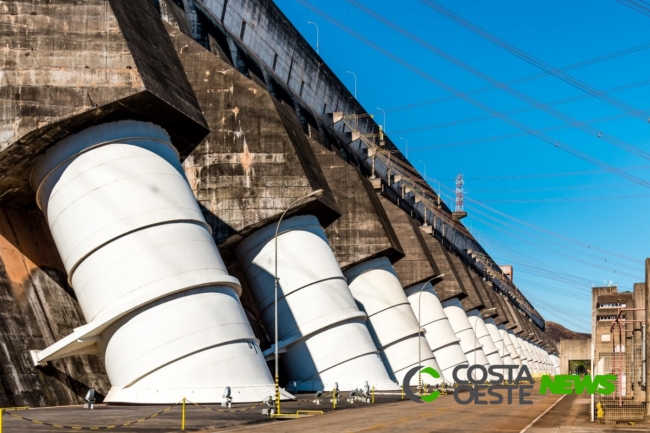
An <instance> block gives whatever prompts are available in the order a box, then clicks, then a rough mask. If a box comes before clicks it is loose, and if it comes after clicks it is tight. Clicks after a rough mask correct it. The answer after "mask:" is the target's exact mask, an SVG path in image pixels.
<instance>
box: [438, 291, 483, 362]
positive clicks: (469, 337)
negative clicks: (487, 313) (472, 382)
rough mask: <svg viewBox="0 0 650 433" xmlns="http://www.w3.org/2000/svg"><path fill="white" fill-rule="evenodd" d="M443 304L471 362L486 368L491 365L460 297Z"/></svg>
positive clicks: (461, 345)
mask: <svg viewBox="0 0 650 433" xmlns="http://www.w3.org/2000/svg"><path fill="white" fill-rule="evenodd" d="M442 306H443V309H444V310H445V314H447V317H448V318H449V323H450V324H451V327H452V329H453V330H454V333H455V334H456V336H457V337H458V338H459V339H460V347H462V348H463V352H465V356H466V357H467V361H468V362H469V364H470V365H477V364H480V365H482V366H484V367H486V368H487V367H489V366H490V363H489V361H488V359H487V357H486V356H485V352H483V348H482V345H481V343H480V342H479V341H478V339H477V338H476V333H475V332H474V328H473V327H472V325H471V323H470V322H469V320H468V318H467V315H466V314H465V311H464V310H463V307H462V305H461V303H460V301H459V300H458V298H452V299H448V300H446V301H444V302H443V303H442Z"/></svg>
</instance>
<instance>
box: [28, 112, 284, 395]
mask: <svg viewBox="0 0 650 433" xmlns="http://www.w3.org/2000/svg"><path fill="white" fill-rule="evenodd" d="M31 180H32V185H33V187H34V188H35V190H36V198H37V203H38V205H39V206H40V208H41V209H42V210H43V212H44V213H45V216H46V218H47V222H48V225H49V227H50V230H51V231H52V237H53V238H54V242H55V244H56V247H57V249H58V251H59V254H60V255H61V258H62V259H63V263H64V265H65V268H66V271H67V272H68V278H69V282H70V285H71V286H72V287H73V288H74V290H75V293H76V295H77V299H78V301H79V305H80V306H81V309H82V311H83V313H84V316H85V317H86V320H87V321H88V322H89V325H90V324H93V323H101V324H102V325H101V329H103V330H102V331H101V336H100V337H99V336H98V337H93V338H95V339H96V340H98V342H97V345H98V346H99V349H100V353H101V355H103V356H104V359H105V365H106V371H107V373H108V378H109V380H110V382H111V385H112V388H111V390H110V391H109V393H108V395H107V396H106V398H105V400H104V401H107V402H122V403H176V402H177V401H179V400H180V399H182V398H183V397H187V398H191V399H192V400H193V401H196V402H206V403H209V402H220V401H221V400H222V395H223V391H224V388H225V387H227V386H229V387H230V388H231V390H232V396H233V400H234V401H239V402H245V401H259V400H260V399H263V398H265V397H266V396H268V395H272V394H273V380H272V377H271V375H270V373H269V371H268V368H267V366H266V363H265V361H264V358H263V357H262V355H261V350H260V348H259V345H258V342H257V340H256V339H255V336H254V334H253V331H252V329H251V327H250V325H249V323H248V320H247V318H246V315H245V313H244V310H243V308H242V306H241V304H240V302H239V298H238V295H239V293H240V290H241V289H240V287H239V282H238V281H237V280H236V279H235V278H233V277H230V276H229V275H228V272H227V271H226V268H225V266H224V263H223V261H222V259H221V256H220V255H219V251H218V250H217V248H216V246H215V244H214V241H213V239H212V236H211V234H210V231H209V227H208V225H207V224H206V222H205V220H204V218H203V215H202V214H201V210H200V209H199V206H198V204H197V202H196V200H195V198H194V196H193V194H192V191H191V189H190V186H189V184H188V183H187V180H186V179H185V176H184V174H183V169H182V168H181V165H180V162H179V158H178V153H177V152H176V149H175V148H174V146H173V145H172V143H171V141H170V138H169V136H168V135H167V133H166V132H165V131H164V130H163V129H162V128H160V127H158V126H156V125H152V124H148V123H144V122H136V121H121V122H115V123H108V124H103V125H99V126H95V127H92V128H89V129H86V130H84V131H83V132H80V133H78V134H75V135H72V136H69V137H68V138H66V139H64V140H62V141H61V142H59V143H57V144H56V145H55V146H53V147H52V148H50V149H49V150H48V151H47V152H46V153H45V155H44V156H43V157H42V159H41V160H40V161H39V162H38V163H37V165H36V166H35V168H34V170H33V172H32V176H31Z"/></svg>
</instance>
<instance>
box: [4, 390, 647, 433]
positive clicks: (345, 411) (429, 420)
mask: <svg viewBox="0 0 650 433" xmlns="http://www.w3.org/2000/svg"><path fill="white" fill-rule="evenodd" d="M536 392H537V387H536V388H535V390H534V391H533V392H532V395H531V397H530V399H531V400H532V401H533V404H532V405H519V404H517V400H516V394H515V400H514V404H512V405H507V404H505V403H504V404H501V405H474V404H471V405H459V404H457V403H456V402H455V401H454V398H453V396H452V395H449V396H441V397H440V398H438V399H437V400H435V401H434V402H432V403H423V404H416V403H413V402H411V401H408V400H406V401H401V398H400V396H377V398H376V402H377V404H375V405H369V404H365V403H354V404H349V403H347V402H344V401H343V400H342V401H341V402H340V404H339V406H338V408H337V410H336V411H332V409H331V403H329V400H328V399H326V404H323V405H321V406H316V405H314V404H313V403H312V402H311V401H310V400H305V401H300V402H292V403H288V404H284V405H283V409H284V411H285V412H290V411H291V412H295V411H296V410H299V409H323V410H325V412H326V413H325V415H320V416H314V417H309V418H301V419H298V420H290V421H277V420H276V421H271V420H269V418H268V417H266V416H263V415H261V409H262V406H257V407H255V408H252V409H249V410H247V411H244V412H229V413H224V412H213V411H209V410H205V409H203V408H200V407H195V406H188V407H187V412H186V414H187V422H186V429H187V430H188V431H203V432H219V433H225V432H242V433H243V432H250V433H256V432H265V433H266V432H269V433H274V432H282V433H285V432H286V433H291V432H303V431H310V432H319V433H328V432H333V433H343V432H367V431H370V432H410V431H418V432H445V433H460V432H486V433H496V432H499V433H501V432H503V433H520V432H521V431H522V430H524V429H526V428H528V429H527V430H526V433H596V432H603V433H609V432H611V433H628V432H629V433H638V432H639V431H650V424H644V425H637V426H634V427H632V426H627V425H602V424H598V423H590V422H589V398H588V396H574V395H570V396H566V397H564V399H563V400H562V401H560V402H559V403H558V404H557V405H555V406H554V407H553V408H552V409H550V408H551V407H552V406H553V404H554V403H555V402H557V401H558V399H559V398H560V397H559V396H551V395H539V394H536ZM305 397H306V396H303V398H305ZM247 407H250V406H247ZM211 408H213V409H219V408H218V407H216V406H211ZM242 408H245V407H242ZM242 408H240V409H242ZM162 409H164V407H155V406H148V407H140V406H138V407H135V406H99V407H98V408H97V409H95V410H94V411H85V410H82V409H80V408H79V407H61V408H46V409H30V410H28V411H20V412H15V413H16V414H19V415H21V416H25V417H29V418H34V419H38V420H40V421H45V422H50V423H57V424H65V425H83V426H98V425H103V426H105V425H111V424H121V423H122V422H125V421H129V420H130V421H136V420H138V419H140V418H143V417H145V416H147V415H150V414H152V413H155V412H157V411H160V410H162ZM547 409H550V410H549V411H548V412H546V411H547ZM545 412H546V413H545ZM544 413H545V414H544ZM542 414H544V415H543V416H541V418H539V419H538V420H537V421H536V422H535V423H534V425H532V426H530V424H531V422H533V421H535V420H536V419H537V418H538V417H540V415H542ZM3 419H4V432H3V433H23V432H35V433H39V432H42V433H53V432H61V431H63V430H61V429H59V428H55V427H49V426H43V425H37V424H33V423H29V422H27V421H23V420H19V419H15V418H13V417H11V416H8V415H5V416H4V417H3ZM180 422H181V410H180V407H174V408H173V409H171V410H169V411H167V412H165V413H163V414H161V415H159V416H157V417H155V418H153V419H149V420H146V421H144V422H142V423H138V424H133V425H129V426H126V427H122V428H119V429H116V431H122V432H152V433H171V432H178V431H180Z"/></svg>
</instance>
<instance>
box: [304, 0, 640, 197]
mask: <svg viewBox="0 0 650 433" xmlns="http://www.w3.org/2000/svg"><path fill="white" fill-rule="evenodd" d="M298 2H299V3H301V4H303V5H304V6H305V7H307V8H309V9H310V10H312V11H313V12H314V13H316V14H318V15H320V16H321V17H322V18H323V19H326V20H327V21H329V22H330V23H332V24H333V25H335V26H337V27H339V28H340V29H341V30H343V31H345V32H346V33H348V34H350V35H351V36H353V37H355V38H357V39H358V40H360V41H361V42H363V43H364V44H366V45H367V46H369V47H370V48H372V49H374V50H375V51H377V52H379V53H381V54H383V55H384V56H386V57H388V58H389V59H391V60H393V61H394V62H396V63H398V64H400V65H402V66H403V67H405V68H406V69H408V70H410V71H412V72H414V73H415V74H417V75H419V76H421V77H422V78H424V79H426V80H428V81H430V82H432V83H434V84H436V85H437V86H439V87H441V88H443V89H444V90H446V91H448V92H449V93H452V94H454V95H456V96H458V97H459V98H462V99H464V100H465V101H467V102H469V103H470V104H472V105H474V106H475V107H477V108H480V109H481V110H484V111H486V112H488V113H490V114H491V115H493V116H494V117H496V118H499V119H501V120H503V121H504V122H506V123H508V124H510V125H512V126H514V127H516V128H518V129H521V130H522V131H524V132H527V133H528V134H530V135H532V136H534V137H537V138H539V139H540V140H542V141H545V142H546V143H548V144H550V145H553V146H555V147H556V148H558V149H560V150H562V151H564V152H567V153H569V154H572V155H574V156H575V157H577V158H580V159H582V160H584V161H587V162H589V163H590V164H593V165H596V166H598V167H600V168H602V169H604V170H608V171H610V172H611V173H615V174H617V175H619V176H621V177H624V178H626V179H628V180H630V181H631V182H634V183H636V184H638V185H641V186H644V187H646V188H650V182H648V181H645V180H643V179H640V178H638V177H636V176H632V175H630V174H627V173H625V172H624V171H622V170H619V169H617V168H616V167H613V166H611V165H609V164H607V163H605V162H603V161H600V160H598V159H596V158H594V157H592V156H590V155H588V154H586V153H584V152H581V151H579V150H577V149H575V148H573V147H571V146H569V145H566V144H564V143H560V142H559V141H557V140H554V139H553V138H552V137H550V136H548V135H546V134H544V133H542V132H540V131H538V130H536V129H533V128H531V127H529V126H527V125H524V124H522V123H521V122H519V121H517V120H515V119H512V118H510V117H508V116H506V115H504V114H503V113H501V112H499V111H497V110H494V109H492V108H490V107H488V106H487V105H485V104H483V103H482V102H479V101H478V100H476V99H474V98H471V97H469V96H468V95H467V94H465V93H462V92H460V91H458V90H456V89H455V88H453V87H451V86H450V85H448V84H446V83H444V82H443V81H441V80H439V79H437V78H435V77H434V76H432V75H430V74H428V73H426V72H424V71H422V70H421V69H419V68H417V67H415V66H413V65H412V64H410V63H408V62H407V61H405V60H403V59H401V58H400V57H398V56H396V55H395V54H393V53H391V52H389V51H387V50H385V49H384V48H382V47H381V46H379V45H377V44H375V43H374V42H372V41H370V40H369V39H367V38H365V37H364V36H362V35H360V34H359V33H357V32H355V31H354V30H352V29H350V28H349V27H347V26H345V25H343V24H342V23H341V22H339V21H338V20H336V19H335V18H333V17H331V16H329V15H328V14H326V13H325V12H323V11H321V10H320V9H318V8H316V7H315V6H313V5H311V4H310V3H309V2H308V1H307V0H298Z"/></svg>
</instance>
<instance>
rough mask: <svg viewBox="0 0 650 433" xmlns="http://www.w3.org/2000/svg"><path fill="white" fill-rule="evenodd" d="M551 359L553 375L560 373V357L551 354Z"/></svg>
mask: <svg viewBox="0 0 650 433" xmlns="http://www.w3.org/2000/svg"><path fill="white" fill-rule="evenodd" d="M551 360H552V361H553V366H554V368H553V375H556V374H560V357H559V356H557V355H556V354H553V355H551Z"/></svg>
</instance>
